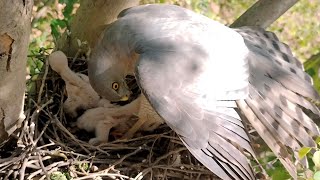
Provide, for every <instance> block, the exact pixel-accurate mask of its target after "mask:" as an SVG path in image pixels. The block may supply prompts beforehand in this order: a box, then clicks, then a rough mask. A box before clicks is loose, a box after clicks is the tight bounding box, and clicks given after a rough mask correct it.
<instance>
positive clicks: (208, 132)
mask: <svg viewBox="0 0 320 180" xmlns="http://www.w3.org/2000/svg"><path fill="white" fill-rule="evenodd" d="M178 10H179V11H181V9H180V8H179V9H178ZM178 19H179V18H178ZM198 20H199V19H198ZM182 21H183V22H182ZM202 21H204V22H201V21H192V20H182V19H179V20H174V19H170V18H168V19H162V20H159V19H156V20H155V24H163V25H164V26H162V27H161V31H153V32H152V34H151V35H150V38H148V37H146V36H148V33H149V32H146V33H143V37H144V38H137V39H139V41H138V43H137V48H136V49H135V50H136V52H137V53H139V54H140V57H139V61H138V63H137V67H136V74H135V75H136V77H137V81H138V83H139V86H140V87H141V89H142V92H143V93H144V94H145V96H146V97H147V98H148V100H149V101H150V103H151V105H152V106H153V108H154V109H155V110H156V111H157V112H158V114H159V115H160V116H161V117H162V118H163V119H164V120H165V121H166V123H167V124H168V125H169V126H170V127H171V128H172V129H173V130H174V131H175V132H177V134H178V135H179V136H180V138H181V140H182V141H183V142H184V144H185V145H186V147H187V148H188V149H189V151H190V152H191V153H192V154H193V155H194V156H195V157H196V158H197V159H198V160H199V161H200V162H201V163H203V164H204V165H205V166H206V167H208V168H209V169H210V170H211V171H212V172H214V173H215V174H217V175H218V176H219V177H220V178H222V179H255V177H254V174H253V171H252V169H251V167H250V164H249V163H248V160H247V157H246V155H245V154H251V155H252V156H254V153H253V150H252V148H251V146H250V140H249V137H248V135H247V133H246V131H245V128H244V126H243V123H242V121H241V119H240V117H239V115H238V114H237V113H236V111H235V110H234V108H235V107H236V103H235V100H238V99H244V98H246V97H247V95H248V85H249V82H248V77H249V73H248V72H249V70H248V67H249V65H248V61H247V59H246V58H245V56H246V55H247V53H248V51H247V48H246V47H245V45H244V42H243V40H242V38H241V36H240V35H239V34H237V33H235V32H234V31H232V30H230V29H229V28H226V27H224V26H223V27H224V28H225V29H224V31H220V32H219V34H218V35H217V36H214V37H212V38H210V33H214V32H212V31H211V30H209V31H207V30H208V29H211V28H206V26H207V25H208V24H207V23H206V22H207V19H205V20H203V19H202ZM210 21H211V20H210ZM148 23H152V22H148ZM209 24H210V23H209ZM216 25H217V24H211V25H209V26H215V27H216ZM154 26H156V25H154V24H152V25H150V27H152V28H153V30H154V29H155V28H154ZM130 27H132V26H130ZM137 28H138V27H137ZM216 28H218V29H220V28H222V25H218V27H216ZM159 29H160V27H159ZM212 29H215V28H212ZM225 33H226V34H225ZM136 35H139V34H138V33H137V34H136ZM202 35H203V36H202ZM223 40H226V41H228V40H229V41H230V40H233V41H234V43H233V44H227V43H224V41H223ZM214 42H215V43H214ZM216 42H221V43H218V44H217V43H216ZM214 46H215V47H220V50H221V51H214V53H212V50H214ZM221 47H224V48H221ZM228 48H234V49H235V50H234V52H233V53H229V49H228ZM239 58H240V59H239ZM230 64H233V65H234V66H230ZM245 152H247V153H245Z"/></svg>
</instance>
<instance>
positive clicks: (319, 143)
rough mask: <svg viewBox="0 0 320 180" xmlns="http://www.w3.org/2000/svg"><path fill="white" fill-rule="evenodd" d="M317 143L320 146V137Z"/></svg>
mask: <svg viewBox="0 0 320 180" xmlns="http://www.w3.org/2000/svg"><path fill="white" fill-rule="evenodd" d="M316 143H317V144H318V145H319V146H320V136H319V137H317V139H316Z"/></svg>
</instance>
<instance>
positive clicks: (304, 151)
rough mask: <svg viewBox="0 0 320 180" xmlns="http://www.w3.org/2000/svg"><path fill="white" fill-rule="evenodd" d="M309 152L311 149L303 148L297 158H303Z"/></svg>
mask: <svg viewBox="0 0 320 180" xmlns="http://www.w3.org/2000/svg"><path fill="white" fill-rule="evenodd" d="M310 150H311V147H303V148H301V149H300V151H299V158H300V159H302V158H304V157H305V156H306V155H307V154H308V153H309V152H310Z"/></svg>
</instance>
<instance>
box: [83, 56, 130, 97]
mask: <svg viewBox="0 0 320 180" xmlns="http://www.w3.org/2000/svg"><path fill="white" fill-rule="evenodd" d="M102 52H103V51H102ZM104 52H105V51H104ZM88 75H89V80H90V84H91V86H92V87H93V89H94V90H95V91H96V92H97V93H98V94H99V95H100V96H102V97H103V98H105V99H107V100H109V101H113V102H117V101H127V100H128V99H129V97H130V95H131V91H130V89H129V88H128V86H127V84H126V81H125V76H126V73H125V67H124V66H123V65H122V64H121V63H114V61H113V60H112V58H110V56H108V55H106V54H104V55H102V56H101V54H100V55H99V56H96V54H93V56H92V57H91V58H90V60H89V62H88Z"/></svg>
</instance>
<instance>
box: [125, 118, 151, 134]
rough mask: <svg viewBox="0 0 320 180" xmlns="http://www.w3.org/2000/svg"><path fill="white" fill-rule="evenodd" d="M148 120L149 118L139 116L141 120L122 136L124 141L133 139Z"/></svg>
mask: <svg viewBox="0 0 320 180" xmlns="http://www.w3.org/2000/svg"><path fill="white" fill-rule="evenodd" d="M139 114H140V113H139ZM147 120H148V119H147V117H142V116H139V120H138V121H137V122H136V123H135V124H134V125H133V126H132V127H131V128H130V129H129V130H128V132H126V134H125V135H123V136H122V139H131V138H132V137H133V136H134V134H135V133H136V132H137V131H138V130H139V129H140V128H141V126H142V125H143V124H144V123H145V122H146V121H147Z"/></svg>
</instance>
